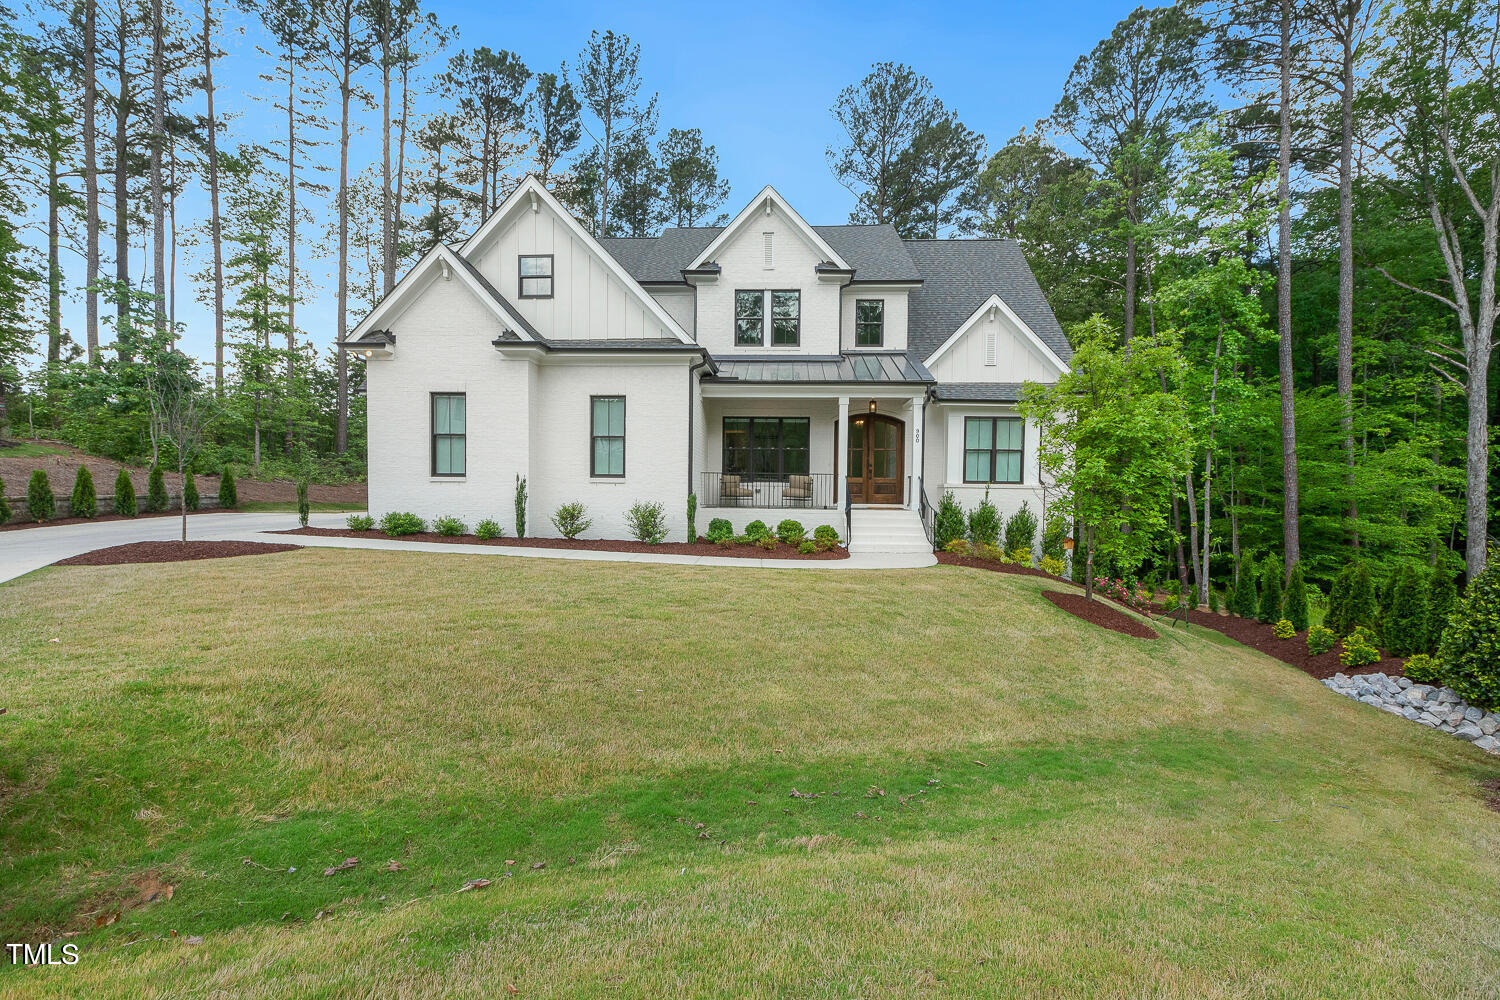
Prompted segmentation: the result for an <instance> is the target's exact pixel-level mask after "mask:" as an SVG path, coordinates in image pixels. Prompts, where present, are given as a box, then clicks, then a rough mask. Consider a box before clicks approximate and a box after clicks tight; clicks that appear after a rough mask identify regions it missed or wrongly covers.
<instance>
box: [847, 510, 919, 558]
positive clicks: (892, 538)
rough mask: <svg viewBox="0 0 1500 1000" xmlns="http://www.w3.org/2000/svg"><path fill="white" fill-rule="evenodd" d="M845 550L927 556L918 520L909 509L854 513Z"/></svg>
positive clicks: (915, 514) (914, 512) (915, 513)
mask: <svg viewBox="0 0 1500 1000" xmlns="http://www.w3.org/2000/svg"><path fill="white" fill-rule="evenodd" d="M849 551H850V552H856V553H862V552H901V553H919V552H920V553H931V552H932V545H931V543H929V542H928V541H927V533H926V531H924V530H923V528H922V519H921V517H919V516H918V514H917V512H916V511H912V510H855V511H853V512H852V525H851V527H850V542H849Z"/></svg>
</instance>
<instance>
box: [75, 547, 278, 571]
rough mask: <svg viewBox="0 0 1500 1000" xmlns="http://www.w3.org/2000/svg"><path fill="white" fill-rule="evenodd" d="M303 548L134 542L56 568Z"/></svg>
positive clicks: (162, 561)
mask: <svg viewBox="0 0 1500 1000" xmlns="http://www.w3.org/2000/svg"><path fill="white" fill-rule="evenodd" d="M300 548H302V546H300V545H282V544H278V543H275V542H227V541H226V542H131V543H130V544H128V545H111V546H109V547H108V548H103V549H95V550H94V551H92V552H85V553H83V554H82V555H76V556H70V557H68V558H67V559H59V560H58V561H57V562H56V563H54V564H53V565H56V566H121V565H124V564H125V563H166V562H186V561H188V560H191V559H228V558H230V557H231V556H265V555H270V554H271V553H272V552H290V551H291V550H292V549H300Z"/></svg>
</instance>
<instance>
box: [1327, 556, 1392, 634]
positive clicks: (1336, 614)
mask: <svg viewBox="0 0 1500 1000" xmlns="http://www.w3.org/2000/svg"><path fill="white" fill-rule="evenodd" d="M1324 624H1325V625H1326V626H1327V627H1328V629H1329V630H1330V631H1331V632H1333V634H1334V635H1337V636H1346V635H1348V634H1349V633H1350V632H1352V631H1353V630H1354V629H1355V627H1356V626H1359V625H1363V626H1364V627H1365V628H1367V629H1369V630H1370V631H1372V632H1377V633H1378V632H1379V629H1380V609H1379V608H1378V607H1377V606H1376V603H1375V583H1374V581H1373V580H1372V579H1371V578H1370V569H1369V567H1368V566H1366V565H1365V564H1364V563H1362V562H1352V563H1350V564H1349V565H1348V566H1346V567H1344V570H1343V572H1341V573H1340V574H1339V575H1338V577H1337V579H1335V580H1334V581H1333V592H1332V593H1331V594H1330V595H1329V598H1328V620H1327V621H1326V622H1325V623H1324Z"/></svg>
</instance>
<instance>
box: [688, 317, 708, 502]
mask: <svg viewBox="0 0 1500 1000" xmlns="http://www.w3.org/2000/svg"><path fill="white" fill-rule="evenodd" d="M693 308H694V309H696V308H697V306H696V305H694V307H693ZM707 366H708V358H707V357H704V358H702V359H701V360H699V361H698V362H697V363H695V364H692V365H689V366H688V391H687V404H688V424H687V426H688V435H687V437H688V440H687V480H688V488H687V491H688V493H689V494H691V493H692V492H693V423H694V421H693V385H694V382H695V380H696V376H697V374H698V369H700V368H705V367H707Z"/></svg>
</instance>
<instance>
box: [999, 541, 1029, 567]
mask: <svg viewBox="0 0 1500 1000" xmlns="http://www.w3.org/2000/svg"><path fill="white" fill-rule="evenodd" d="M1005 554H1006V556H1007V557H1008V558H1009V559H1010V561H1011V562H1013V563H1015V564H1016V565H1017V566H1030V565H1031V563H1032V560H1033V559H1035V558H1036V553H1035V552H1033V551H1032V550H1031V546H1030V545H1017V546H1016V547H1015V548H1013V549H1010V550H1008V551H1007V552H1006V553H1005Z"/></svg>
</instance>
